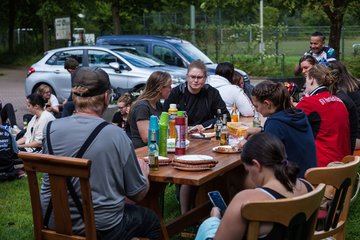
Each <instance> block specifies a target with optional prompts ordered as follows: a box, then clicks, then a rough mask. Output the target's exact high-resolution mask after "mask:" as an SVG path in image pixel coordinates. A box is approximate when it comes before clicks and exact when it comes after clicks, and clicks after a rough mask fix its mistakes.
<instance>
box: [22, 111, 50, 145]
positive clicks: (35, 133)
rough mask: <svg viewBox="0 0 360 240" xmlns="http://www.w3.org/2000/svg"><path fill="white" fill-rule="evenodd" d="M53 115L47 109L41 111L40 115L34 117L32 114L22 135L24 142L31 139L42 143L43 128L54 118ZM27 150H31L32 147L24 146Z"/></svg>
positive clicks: (26, 142) (29, 141) (28, 141)
mask: <svg viewBox="0 0 360 240" xmlns="http://www.w3.org/2000/svg"><path fill="white" fill-rule="evenodd" d="M54 119H55V117H54V116H53V115H52V114H51V113H49V112H48V111H43V112H42V113H41V115H40V117H36V115H34V116H33V117H32V118H31V120H30V122H29V125H28V127H27V129H26V133H25V135H24V137H25V144H28V143H31V142H32V141H36V142H37V143H40V144H41V143H42V140H43V130H44V127H45V125H46V124H47V123H48V122H50V121H52V120H54ZM25 149H26V151H27V152H32V151H33V149H32V148H25Z"/></svg>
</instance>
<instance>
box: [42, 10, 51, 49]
mask: <svg viewBox="0 0 360 240" xmlns="http://www.w3.org/2000/svg"><path fill="white" fill-rule="evenodd" d="M42 32H43V34H42V35H43V47H44V52H46V51H47V50H49V27H48V24H47V21H46V19H45V17H43V19H42Z"/></svg>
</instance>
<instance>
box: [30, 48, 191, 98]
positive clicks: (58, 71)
mask: <svg viewBox="0 0 360 240" xmlns="http://www.w3.org/2000/svg"><path fill="white" fill-rule="evenodd" d="M69 57H72V58H75V59H77V60H78V62H79V63H80V66H90V67H101V68H102V69H103V70H104V71H106V72H107V73H108V74H109V77H110V82H111V85H112V87H113V88H121V89H124V90H128V91H130V92H133V93H134V94H135V95H137V93H138V92H139V91H140V90H142V89H143V87H144V85H145V83H146V81H147V79H148V77H149V76H150V74H151V73H153V72H154V71H166V72H168V73H169V74H170V75H171V77H172V80H173V86H176V85H177V84H179V83H181V82H184V81H185V80H186V69H184V68H180V67H175V66H169V65H166V64H165V63H163V62H161V61H160V60H158V59H157V58H154V57H152V56H150V55H147V54H146V53H143V52H140V51H138V50H136V49H135V48H128V47H124V48H122V47H114V46H112V47H95V46H77V47H67V48H59V49H53V50H50V51H47V52H46V53H45V56H44V57H43V58H42V59H41V60H40V61H38V62H37V63H35V64H33V65H32V66H31V67H30V69H29V71H28V74H27V78H26V80H25V93H26V95H29V94H31V93H33V92H35V91H36V89H37V88H38V87H39V86H40V85H41V84H47V85H49V86H50V87H51V89H52V90H53V93H54V94H55V95H56V96H57V98H58V99H59V100H60V101H62V100H64V99H67V98H68V96H69V95H70V89H71V79H70V74H69V73H68V72H67V70H66V69H64V62H65V60H66V59H67V58H69Z"/></svg>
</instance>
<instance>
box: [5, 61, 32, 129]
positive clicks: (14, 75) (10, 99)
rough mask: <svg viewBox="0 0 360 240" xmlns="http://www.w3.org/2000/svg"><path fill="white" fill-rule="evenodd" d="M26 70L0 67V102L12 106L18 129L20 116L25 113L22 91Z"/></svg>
mask: <svg viewBox="0 0 360 240" xmlns="http://www.w3.org/2000/svg"><path fill="white" fill-rule="evenodd" d="M27 70H28V69H27V68H23V67H4V66H0V100H1V101H2V103H3V104H5V103H12V104H13V106H14V108H15V110H16V112H15V115H16V121H17V124H18V125H19V126H20V127H22V125H23V123H22V116H23V115H24V114H25V113H27V109H26V103H25V89H24V82H25V78H26V73H27Z"/></svg>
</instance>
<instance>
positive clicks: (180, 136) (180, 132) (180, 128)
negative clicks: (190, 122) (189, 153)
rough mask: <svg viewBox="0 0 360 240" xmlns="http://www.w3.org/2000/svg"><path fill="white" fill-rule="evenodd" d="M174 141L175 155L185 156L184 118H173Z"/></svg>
mask: <svg viewBox="0 0 360 240" xmlns="http://www.w3.org/2000/svg"><path fill="white" fill-rule="evenodd" d="M175 127H176V140H175V155H176V156H179V155H185V151H186V126H185V117H184V116H180V117H178V116H176V117H175Z"/></svg>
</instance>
